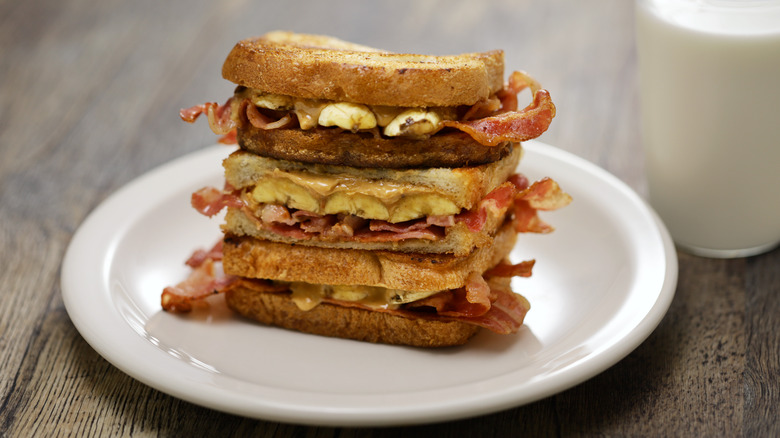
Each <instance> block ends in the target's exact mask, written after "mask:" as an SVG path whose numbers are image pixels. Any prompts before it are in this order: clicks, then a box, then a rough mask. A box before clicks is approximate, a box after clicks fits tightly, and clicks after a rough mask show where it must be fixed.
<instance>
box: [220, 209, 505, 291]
mask: <svg viewBox="0 0 780 438" xmlns="http://www.w3.org/2000/svg"><path fill="white" fill-rule="evenodd" d="M516 239H517V234H516V233H515V230H514V227H513V224H512V223H507V224H505V225H504V226H503V227H502V228H501V229H500V230H499V232H498V233H497V234H496V236H495V238H494V239H493V245H489V246H484V247H482V248H476V249H475V250H474V251H472V252H471V253H470V254H468V255H466V256H460V257H458V256H454V255H452V254H422V253H402V252H394V251H370V250H359V249H332V248H319V247H315V246H304V245H290V244H285V243H278V242H271V241H268V240H261V239H257V238H254V237H248V236H243V237H237V236H232V235H226V236H225V239H224V245H223V253H224V255H223V260H222V265H223V268H224V270H225V273H226V274H229V275H235V276H239V277H248V278H260V279H268V280H283V281H302V282H306V283H312V284H333V285H339V284H344V285H365V286H379V287H386V288H390V289H400V290H406V291H423V292H424V291H442V290H448V289H457V288H460V287H463V286H464V285H465V284H466V279H467V278H468V276H469V274H471V273H474V272H477V273H483V272H485V271H486V270H487V269H489V268H491V267H493V266H495V265H496V264H498V263H499V262H500V261H501V260H503V259H504V258H505V257H506V256H507V255H508V254H509V252H510V251H511V250H512V247H513V246H514V244H515V241H516Z"/></svg>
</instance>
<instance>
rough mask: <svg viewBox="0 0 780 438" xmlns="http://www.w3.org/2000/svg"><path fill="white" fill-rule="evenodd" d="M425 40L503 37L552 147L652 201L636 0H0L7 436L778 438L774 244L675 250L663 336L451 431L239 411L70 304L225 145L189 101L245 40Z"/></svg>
mask: <svg viewBox="0 0 780 438" xmlns="http://www.w3.org/2000/svg"><path fill="white" fill-rule="evenodd" d="M277 28H279V29H290V30H295V31H302V32H303V31H305V32H310V33H324V34H332V35H336V36H339V37H342V38H344V39H347V40H352V41H356V42H361V43H364V44H367V45H372V46H377V47H383V48H387V49H390V50H396V51H407V52H409V51H411V52H422V53H431V54H452V53H457V52H468V51H479V50H488V49H493V48H503V49H505V50H506V56H507V66H508V68H512V69H524V70H527V71H529V72H532V73H533V74H534V75H535V76H536V77H537V78H538V79H540V80H541V81H542V83H543V84H544V85H545V87H546V88H548V89H549V90H551V92H552V95H553V98H554V100H555V102H556V104H557V107H558V116H557V118H556V120H555V121H554V123H553V127H552V128H551V129H550V131H548V132H547V133H546V134H545V135H544V136H543V137H542V140H543V141H545V142H547V143H549V144H553V145H556V146H557V147H559V148H561V149H564V150H567V151H570V152H572V153H574V154H577V155H579V156H581V157H584V158H585V159H587V160H590V161H592V162H594V163H596V164H598V165H599V166H601V167H603V168H605V169H607V170H608V171H610V172H611V173H613V174H615V175H616V176H617V177H618V178H620V179H621V180H623V181H625V182H626V183H627V184H628V185H630V186H631V187H633V188H634V189H636V190H637V191H638V192H639V193H640V194H642V195H644V194H645V190H646V189H645V183H644V171H643V160H642V158H641V157H642V155H641V144H640V140H639V134H638V115H637V99H638V96H637V87H636V85H637V77H636V52H635V49H634V37H633V31H634V26H633V4H632V2H629V1H625V0H598V1H597V0H591V1H587V2H583V1H578V0H537V1H531V0H520V1H514V2H511V1H486V2H480V3H479V4H478V3H477V2H473V1H460V0H458V1H439V2H435V1H426V0H409V1H406V0H402V1H385V2H361V3H358V2H347V1H341V0H333V1H329V2H317V1H305V0H299V1H290V2H281V1H279V2H267V3H266V4H260V2H247V1H240V0H228V1H225V2H214V1H205V0H193V1H186V2H185V1H182V0H178V1H175V0H170V1H165V2H157V1H151V0H141V1H120V0H106V1H100V2H98V1H87V0H62V1H53V0H33V1H26V2H18V1H9V0H5V1H2V2H0V244H2V251H1V252H0V267H2V269H0V364H2V365H0V366H1V367H2V368H0V370H1V371H0V436H33V435H35V436H42V435H77V436H84V435H87V436H93V435H103V436H122V435H158V434H159V435H166V436H167V435H175V436H179V435H182V436H187V435H207V436H217V435H221V434H225V433H232V434H239V435H248V434H254V435H263V436H273V435H280V436H304V435H305V436H318V437H320V436H321V437H332V436H395V435H396V434H397V433H399V432H403V433H405V434H409V436H414V435H418V436H427V435H429V434H431V433H434V432H435V433H437V434H441V435H444V436H460V435H464V436H500V437H503V436H517V435H520V434H524V435H528V436H537V435H550V436H557V435H566V436H568V435H599V434H606V435H613V436H634V435H644V436H674V435H677V436H679V435H685V436H714V435H723V436H737V435H746V436H771V435H774V436H777V435H778V434H780V422H779V421H778V414H779V412H778V407H779V406H780V380H779V378H778V376H779V375H780V348H779V346H780V338H778V333H780V317H779V316H778V315H780V269H779V268H780V250H775V251H773V252H770V253H768V254H764V255H761V256H757V257H751V258H747V259H735V260H711V259H704V258H698V257H693V256H689V255H686V254H682V253H681V254H679V264H680V273H679V285H678V288H677V292H676V296H675V299H674V301H673V303H672V305H671V308H670V309H669V311H668V313H667V315H666V317H665V318H664V319H663V320H662V322H661V323H660V325H659V327H658V328H657V330H656V331H655V332H654V333H653V334H652V335H651V336H650V337H649V339H647V340H646V341H645V342H644V343H643V344H642V345H640V346H639V347H638V348H637V349H636V350H635V351H634V352H633V353H631V354H630V355H629V356H628V357H626V358H625V359H623V360H622V361H620V362H619V363H618V364H616V365H615V366H613V367H611V368H609V369H608V370H606V371H604V372H603V373H601V374H599V375H598V376H596V377H594V378H593V379H591V380H589V381H587V382H585V383H583V384H581V385H578V386H576V387H574V388H571V389H568V390H566V391H564V392H562V393H560V394H558V395H555V396H552V397H549V398H546V399H544V400H541V401H538V402H535V403H532V404H529V405H526V406H522V407H518V408H515V409H509V410H506V411H503V412H499V413H495V414H492V415H487V416H482V417H478V418H473V419H467V420H462V421H454V422H449V423H445V424H436V425H428V426H417V427H409V428H389V429H381V428H380V429H348V428H310V427H304V426H298V425H287V424H277V423H272V422H265V421H256V420H250V419H245V418H242V417H238V416H233V415H227V414H223V413H220V412H216V411H212V410H209V409H206V408H202V407H199V406H195V405H193V404H190V403H188V402H184V401H181V400H178V399H176V398H173V397H171V396H169V395H166V394H164V393H162V392H158V391H157V390H154V389H151V388H150V387H148V386H145V385H143V384H141V383H139V382H137V381H135V380H133V379H132V378H130V377H128V376H127V375H125V374H123V373H122V372H121V371H119V370H118V369H117V368H115V367H114V366H112V365H110V364H109V363H108V362H107V361H106V360H104V359H103V358H102V357H101V356H99V355H98V354H97V353H96V352H95V351H94V350H93V349H92V348H91V347H90V346H89V345H88V344H87V343H86V342H85V341H84V340H83V339H82V337H81V335H79V333H78V332H77V331H76V329H75V328H74V326H73V324H72V323H71V321H70V319H69V318H68V315H67V313H66V311H65V308H64V306H63V301H62V297H61V293H60V265H61V261H62V257H63V254H64V252H65V250H66V248H67V245H68V243H69V241H70V239H71V237H72V235H73V233H74V232H75V230H76V229H77V227H78V226H79V224H80V223H81V222H82V221H83V220H84V218H85V217H86V215H87V214H88V213H89V212H90V211H91V210H92V209H93V208H95V207H96V206H97V205H98V204H99V203H100V202H101V201H102V200H104V199H105V198H106V197H107V196H109V195H110V194H111V193H112V192H114V191H116V190H117V189H119V188H120V187H122V186H123V185H124V184H126V183H128V182H129V181H131V180H132V179H134V178H135V177H137V176H139V175H141V174H143V173H145V172H146V171H148V170H150V169H152V168H154V167H156V166H159V165H161V164H163V163H165V162H168V161H169V160H171V159H173V158H176V157H179V156H182V155H184V154H187V153H188V152H191V151H194V150H197V149H200V148H203V147H205V146H207V145H209V144H210V143H212V142H213V138H214V137H213V136H212V135H211V134H210V133H209V132H208V128H207V127H206V126H205V124H197V125H196V126H194V127H193V126H186V125H184V124H182V123H181V122H180V121H179V120H178V115H177V112H178V109H179V108H181V107H186V106H189V105H192V104H195V103H200V102H202V101H205V100H214V99H221V97H219V96H227V95H228V94H229V93H230V92H231V91H232V86H231V85H230V84H229V83H227V82H226V81H224V80H222V79H221V77H220V74H219V72H220V68H221V63H222V60H223V58H224V56H225V55H226V53H227V52H228V50H229V49H230V48H231V47H232V45H233V44H234V43H235V41H237V40H239V39H241V38H243V37H246V36H250V35H255V34H260V33H263V32H265V31H268V30H272V29H277Z"/></svg>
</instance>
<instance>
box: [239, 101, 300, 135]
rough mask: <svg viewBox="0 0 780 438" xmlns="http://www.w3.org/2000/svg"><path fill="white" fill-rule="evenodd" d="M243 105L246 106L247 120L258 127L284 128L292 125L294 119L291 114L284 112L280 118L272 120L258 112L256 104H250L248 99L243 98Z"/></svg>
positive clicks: (242, 106)
mask: <svg viewBox="0 0 780 438" xmlns="http://www.w3.org/2000/svg"><path fill="white" fill-rule="evenodd" d="M244 107H246V110H245V111H246V117H247V119H248V120H249V123H251V124H252V126H254V127H255V128H258V129H265V130H270V129H280V128H286V127H289V126H290V125H292V124H293V122H294V121H295V119H294V118H293V116H292V115H291V114H285V115H284V116H283V117H281V118H280V119H278V120H274V119H273V118H271V117H268V116H267V115H265V114H263V113H262V112H260V110H259V109H257V107H256V106H254V105H252V104H251V102H249V100H248V99H244V100H243V101H242V102H241V108H242V109H243V108H244Z"/></svg>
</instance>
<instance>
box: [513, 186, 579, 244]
mask: <svg viewBox="0 0 780 438" xmlns="http://www.w3.org/2000/svg"><path fill="white" fill-rule="evenodd" d="M571 201H572V198H571V196H570V195H569V194H568V193H566V192H564V191H563V190H561V188H560V186H559V185H558V183H556V182H555V181H554V180H552V179H550V178H543V179H541V180H539V181H536V182H534V183H533V184H532V185H531V186H530V187H528V188H526V189H525V190H522V191H521V192H520V193H519V194H518V196H517V198H516V199H515V204H514V215H515V230H517V231H518V232H521V233H529V232H530V233H541V234H545V233H550V232H552V231H553V230H554V228H553V227H552V226H550V225H549V224H547V223H546V222H544V221H543V220H542V219H541V218H540V217H539V215H538V214H537V212H538V210H555V209H558V208H561V207H565V206H566V205H568V204H569V203H570V202H571Z"/></svg>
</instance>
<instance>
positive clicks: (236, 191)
mask: <svg viewBox="0 0 780 438" xmlns="http://www.w3.org/2000/svg"><path fill="white" fill-rule="evenodd" d="M222 75H223V77H224V78H225V79H227V80H229V81H231V82H233V83H235V84H236V88H235V92H234V95H233V96H231V97H229V98H228V99H227V101H226V102H225V103H223V104H218V103H216V102H209V103H205V104H202V105H196V106H193V107H191V108H187V109H183V110H182V111H181V113H180V116H181V118H182V119H183V120H185V121H188V122H194V121H195V120H196V119H197V118H198V117H199V116H201V115H203V116H205V117H206V118H207V119H208V123H209V125H210V127H211V129H212V130H213V131H214V132H215V133H216V134H218V135H221V138H220V142H222V143H227V144H238V148H237V149H236V150H235V151H234V152H233V153H232V154H231V155H230V156H229V157H228V158H227V159H226V160H225V161H224V162H223V167H224V174H225V184H224V186H223V187H221V188H216V187H206V188H202V189H200V190H198V191H196V192H195V193H193V195H192V199H191V202H192V206H193V207H194V208H195V209H196V210H198V211H199V212H201V213H202V214H205V215H207V216H214V215H216V214H217V213H221V212H224V220H223V222H222V224H221V228H222V231H223V238H222V239H221V240H220V241H219V242H217V244H215V246H214V247H213V248H211V249H209V250H200V251H196V252H195V253H194V254H193V255H192V257H190V259H189V260H188V262H187V263H188V265H190V266H191V267H192V268H193V270H192V274H191V275H190V277H189V278H187V279H185V280H184V281H182V282H181V283H180V284H178V285H176V286H170V287H167V288H165V290H164V291H163V294H162V297H161V303H162V307H163V309H165V310H167V311H171V312H187V311H190V310H191V309H192V308H193V307H197V306H199V305H201V304H200V303H202V302H203V301H204V298H205V297H207V296H209V295H213V294H214V293H223V294H224V297H225V300H226V302H227V305H228V306H229V307H230V308H231V309H233V310H234V311H236V312H237V313H238V314H240V315H242V316H244V317H246V318H249V319H251V320H254V321H258V322H260V323H263V324H267V325H271V326H277V327H281V328H286V329H290V330H297V331H301V332H305V333H311V334H317V335H323V336H331V337H340V338H348V339H355V340H360V341H368V342H379V343H388V344H400V345H410V346H418V347H443V346H451V345H460V344H464V343H465V342H467V341H468V340H469V339H470V338H471V337H472V336H473V335H474V334H476V333H477V332H478V331H479V330H481V329H483V328H484V329H488V330H490V331H493V332H496V333H500V334H510V333H515V332H517V331H518V330H519V328H520V327H521V326H522V323H523V319H524V317H525V314H526V313H527V312H528V310H529V308H530V305H529V303H528V301H527V300H526V299H525V298H524V297H522V296H521V295H520V294H517V293H514V292H513V291H512V290H511V288H510V280H511V278H512V277H516V276H526V277H527V276H530V275H531V272H532V267H533V265H534V261H533V260H529V261H522V262H519V263H512V262H511V261H510V260H509V258H508V256H509V253H510V251H511V250H512V248H513V247H514V245H515V243H516V240H517V234H518V233H520V232H535V233H548V232H550V231H552V227H551V226H549V225H548V224H547V223H545V222H544V221H543V220H541V219H540V218H539V216H538V214H537V212H538V211H539V210H554V209H557V208H560V207H563V206H565V205H566V204H568V203H569V202H570V201H571V197H570V196H569V195H568V194H566V193H565V192H563V191H562V190H561V189H560V187H559V186H558V185H557V183H556V182H555V181H554V180H552V179H550V178H543V179H541V180H539V181H535V182H533V183H531V182H530V181H529V180H528V179H527V178H526V177H525V176H523V175H522V174H521V173H517V168H518V164H519V163H520V160H521V157H522V152H523V149H522V142H523V141H527V140H530V139H533V138H536V137H538V136H539V135H541V134H542V133H543V132H544V131H545V130H546V129H547V127H548V126H549V124H550V122H551V121H552V119H553V117H554V116H555V106H554V104H553V103H552V101H551V98H550V94H549V93H548V92H547V91H546V90H544V89H542V88H541V87H540V85H539V84H538V83H537V82H536V81H535V80H533V79H532V78H531V77H530V76H529V75H527V74H525V73H523V72H514V73H512V74H511V75H509V78H508V79H507V80H506V81H505V79H504V59H503V52H502V51H490V52H484V53H469V54H462V55H455V56H427V55H413V54H397V53H391V52H387V51H382V50H378V49H374V48H371V47H366V46H362V45H358V44H353V43H349V42H346V41H342V40H339V39H336V38H332V37H326V36H318V35H306V34H295V33H290V32H282V31H277V32H271V33H268V34H265V35H263V36H261V37H257V38H250V39H247V40H243V41H240V42H239V43H237V44H236V45H235V47H234V48H233V49H232V51H231V52H230V54H229V55H228V57H227V59H226V60H225V63H224V65H223V68H222ZM524 89H530V91H531V102H530V103H529V104H528V105H527V106H526V107H525V108H522V109H520V108H519V105H518V94H519V93H520V92H521V91H522V90H524Z"/></svg>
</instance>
